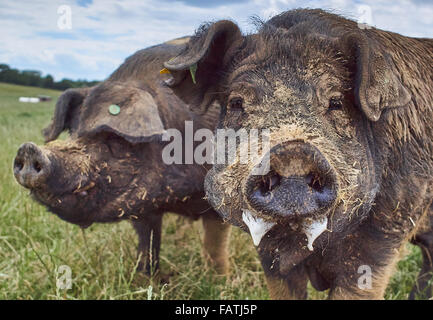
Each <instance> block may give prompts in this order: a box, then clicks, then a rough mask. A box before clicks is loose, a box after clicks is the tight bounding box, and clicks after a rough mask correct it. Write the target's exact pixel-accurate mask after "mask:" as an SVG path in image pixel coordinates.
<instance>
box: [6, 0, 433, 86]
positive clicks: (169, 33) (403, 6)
mask: <svg viewBox="0 0 433 320" xmlns="http://www.w3.org/2000/svg"><path fill="white" fill-rule="evenodd" d="M186 3H188V1H187V0H185V2H181V1H168V0H165V1H164V0H163V1H158V0H145V1H140V0H125V1H122V2H118V1H114V0H108V1H107V0H95V1H93V2H92V3H91V4H89V5H87V6H86V7H81V6H79V5H78V4H77V3H76V2H75V1H72V0H66V1H62V3H61V4H67V5H70V6H71V9H72V30H63V31H62V30H59V29H58V27H57V19H58V18H59V16H58V14H57V8H58V6H59V3H57V2H55V1H51V0H41V1H37V2H36V1H27V2H19V3H18V2H9V3H7V4H6V3H1V4H0V38H1V40H2V47H1V48H0V62H5V63H9V64H11V66H13V67H18V68H20V69H22V68H32V69H37V70H41V71H43V72H44V73H50V74H52V75H54V76H55V78H56V80H58V79H60V78H61V77H69V78H73V79H77V78H87V79H103V78H105V77H107V76H108V75H109V74H110V73H111V72H112V71H114V69H115V68H116V67H117V66H118V65H119V64H120V63H121V62H122V61H123V59H124V58H126V57H127V56H129V55H130V54H132V53H134V52H135V51H136V50H139V49H142V48H145V47H147V46H150V45H154V44H157V43H161V42H164V41H167V40H169V39H173V38H176V37H180V36H183V35H187V34H192V33H193V32H194V30H195V29H196V28H197V27H198V26H199V25H200V24H201V23H202V22H205V21H215V20H218V19H227V18H228V19H233V20H235V21H236V22H238V24H239V25H240V26H241V27H242V29H243V30H244V31H251V30H252V26H251V25H250V24H249V17H251V16H252V15H258V16H259V17H261V18H269V17H270V16H271V15H273V14H275V13H279V12H282V11H284V10H287V9H293V8H297V7H301V6H302V7H310V8H316V7H321V8H325V9H334V10H336V12H338V13H341V14H344V15H346V16H349V17H352V18H357V15H358V11H357V6H358V5H360V4H366V5H369V6H370V7H371V10H372V17H373V24H374V25H376V26H377V27H378V28H382V29H386V30H391V31H395V32H399V33H402V34H405V35H409V36H424V37H432V30H433V4H429V3H427V2H423V1H419V0H418V1H408V0H397V1H385V0H375V1H373V0H364V1H355V0H325V1H319V0H307V1H299V0H263V1H262V0H250V1H244V2H240V3H233V4H232V3H229V4H227V2H224V3H223V4H222V5H219V6H214V7H197V6H192V5H188V4H186Z"/></svg>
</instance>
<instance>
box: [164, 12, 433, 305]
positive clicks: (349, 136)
mask: <svg viewBox="0 0 433 320" xmlns="http://www.w3.org/2000/svg"><path fill="white" fill-rule="evenodd" d="M193 65H194V66H196V68H197V74H196V80H197V84H198V85H199V86H196V87H195V89H194V90H195V92H194V96H190V94H191V89H190V88H191V87H192V85H191V84H190V83H188V82H186V81H185V76H184V74H185V73H186V72H187V70H188V68H189V67H190V66H193ZM165 67H166V68H168V69H169V70H171V71H172V74H173V78H172V83H171V85H172V87H173V90H174V91H175V93H176V94H177V95H178V96H179V97H181V98H182V99H183V100H184V101H194V104H195V105H197V106H198V107H199V108H200V107H202V108H206V107H207V105H208V103H207V101H210V100H212V99H211V97H210V95H211V94H213V95H214V96H215V98H216V99H217V100H218V101H219V102H220V103H221V105H222V115H221V121H220V124H219V126H218V127H219V128H221V129H232V130H236V132H238V133H239V136H240V131H241V129H244V130H245V131H246V132H247V133H251V132H252V130H253V129H257V130H258V131H259V132H265V129H266V130H268V133H269V134H268V135H267V138H268V141H269V143H268V146H269V148H266V144H265V142H266V139H265V137H266V135H265V136H264V137H263V140H258V142H257V140H255V141H256V142H257V144H258V146H261V147H260V148H258V147H257V146H256V147H255V149H252V148H251V146H252V145H253V144H252V140H250V149H248V146H247V145H245V143H248V140H242V139H238V142H237V150H238V151H239V152H242V150H244V151H245V150H247V151H246V152H248V150H250V153H251V154H253V153H252V152H251V150H258V151H259V152H257V153H254V154H258V156H257V159H259V160H260V161H253V160H254V157H251V158H250V159H249V161H245V162H244V163H242V161H240V160H239V159H240V155H239V156H238V157H237V158H235V160H234V161H233V162H232V163H217V164H215V165H214V166H213V169H212V170H211V171H209V173H208V175H207V177H206V179H205V190H206V193H207V197H208V199H209V201H210V203H211V204H212V205H213V207H214V208H216V209H217V210H218V211H219V213H220V214H221V216H222V217H223V218H224V219H226V220H228V221H229V222H230V223H232V224H234V225H236V226H239V227H241V228H242V229H244V230H246V231H249V232H250V234H251V236H252V237H253V240H254V243H255V245H256V246H257V251H258V253H259V256H260V259H261V262H262V266H263V268H264V270H265V275H266V278H267V284H268V288H269V290H270V295H271V297H272V298H275V299H287V298H298V299H305V298H306V297H307V291H306V287H307V282H308V281H311V283H312V285H313V287H314V288H316V289H317V290H327V289H329V297H330V298H332V299H381V298H383V296H384V291H385V289H386V286H387V283H388V280H389V278H390V276H391V274H392V271H393V268H394V267H395V264H396V262H397V261H398V259H399V254H400V252H401V251H402V248H403V247H404V246H405V244H406V243H407V241H411V242H412V243H414V244H417V245H419V246H420V247H421V250H422V252H423V256H424V264H423V268H422V270H421V273H420V274H419V277H418V280H417V284H416V286H415V287H414V290H413V291H412V293H411V297H414V296H415V294H417V293H421V291H425V292H424V293H427V294H429V295H431V285H430V286H429V285H428V281H429V280H431V275H432V271H433V268H432V260H431V257H432V256H433V232H432V227H433V218H432V215H433V209H432V207H431V203H432V199H433V198H432V195H433V178H432V177H433V141H432V138H433V121H432V119H433V106H432V101H433V40H432V39H421V38H420V39H417V38H409V37H405V36H402V35H400V34H396V33H392V32H387V31H382V30H379V29H376V28H368V27H365V26H362V27H359V26H358V24H357V23H356V22H354V21H351V20H348V19H346V18H344V17H341V16H338V15H334V14H331V13H328V12H325V11H322V10H304V9H298V10H293V11H288V12H284V13H282V14H280V15H277V16H275V17H273V18H271V19H270V20H269V21H267V22H262V23H259V27H258V32H257V33H256V34H251V35H248V36H244V35H242V34H241V32H240V31H239V28H238V27H237V25H236V24H234V23H233V22H231V21H218V22H216V23H213V24H207V25H204V26H203V27H202V28H201V29H200V30H199V32H198V33H197V34H196V35H195V36H194V37H192V38H191V39H190V42H189V43H188V45H187V47H186V48H185V50H184V51H183V52H181V54H179V55H178V56H177V57H176V58H175V59H171V60H169V61H167V62H166V63H165ZM209 78H212V81H207V79H209ZM245 141H246V142H245ZM245 147H246V148H245ZM259 149H261V152H262V153H261V154H260V150H259ZM225 150H226V151H225V152H228V151H227V148H226V149H225ZM265 159H268V160H267V161H265V162H263V161H262V160H265ZM266 162H267V164H268V166H267V168H268V170H263V171H262V172H261V174H255V173H257V172H259V171H257V170H255V169H259V168H265V167H266Z"/></svg>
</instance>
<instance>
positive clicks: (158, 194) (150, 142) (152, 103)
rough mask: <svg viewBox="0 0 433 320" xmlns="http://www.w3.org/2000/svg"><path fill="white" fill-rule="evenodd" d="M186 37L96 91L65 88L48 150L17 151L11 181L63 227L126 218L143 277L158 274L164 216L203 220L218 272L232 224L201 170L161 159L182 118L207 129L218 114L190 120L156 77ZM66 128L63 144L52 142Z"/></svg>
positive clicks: (131, 64) (138, 59)
mask: <svg viewBox="0 0 433 320" xmlns="http://www.w3.org/2000/svg"><path fill="white" fill-rule="evenodd" d="M186 39H187V38H186ZM186 39H185V38H183V39H177V40H173V41H170V42H167V43H165V44H162V45H158V46H154V47H151V48H148V49H144V50H141V51H138V52H136V53H135V54H134V55H132V56H131V57H129V58H128V59H127V60H126V61H125V62H124V63H123V64H122V65H121V66H120V67H119V68H118V69H117V70H116V71H115V72H114V73H113V74H112V75H111V76H110V77H109V78H108V79H107V80H106V81H104V82H102V83H101V84H99V85H97V86H95V87H92V88H83V89H69V90H66V91H65V92H64V93H63V94H62V95H61V96H60V98H59V100H58V101H57V105H56V109H55V112H54V117H53V120H52V123H51V124H50V125H49V127H48V128H46V129H45V130H44V131H43V134H44V136H45V140H46V142H47V143H46V144H45V145H44V146H37V145H35V144H34V143H31V142H29V143H25V144H23V145H22V146H21V147H20V148H19V150H18V153H17V156H16V158H15V161H14V174H15V177H16V179H17V181H18V182H19V183H20V184H21V185H23V186H24V187H26V188H28V189H30V190H31V194H32V195H33V197H34V198H35V199H36V200H37V201H38V202H40V203H42V204H43V205H45V206H46V207H47V208H48V209H49V210H50V211H52V212H53V213H55V214H56V215H58V216H59V217H60V218H61V219H63V220H65V221H68V222H71V223H74V224H77V225H79V226H81V227H88V226H90V225H91V224H92V223H94V222H118V221H122V220H130V221H131V222H132V224H133V226H134V228H135V230H136V231H137V234H138V237H139V245H138V252H139V254H140V255H141V257H142V259H141V260H140V265H139V267H140V268H143V267H144V264H146V271H147V272H148V273H149V272H151V271H152V270H153V271H156V269H157V268H158V261H159V258H158V256H159V249H160V239H161V222H162V216H163V213H164V212H174V213H178V214H182V215H185V216H188V217H191V218H194V219H197V218H200V217H202V218H203V226H204V230H205V236H204V247H205V254H206V256H207V257H210V259H211V262H213V263H214V265H215V267H216V269H217V270H218V271H219V272H221V273H225V272H226V271H227V268H228V261H227V245H228V236H229V225H227V224H223V223H222V220H221V219H220V218H219V216H218V214H216V213H215V212H214V211H213V210H212V209H211V208H210V206H209V204H208V203H207V202H206V200H204V199H203V198H204V191H203V180H204V177H205V174H206V167H204V166H201V165H195V164H191V165H188V164H185V165H183V164H166V163H164V161H163V159H162V150H163V148H164V147H165V146H166V145H167V144H168V142H164V141H161V137H162V134H163V133H164V132H165V130H166V129H169V128H170V129H178V130H179V131H180V132H181V133H182V134H183V135H184V131H185V129H184V128H185V124H184V122H185V121H187V120H189V121H193V125H194V129H200V128H208V129H210V128H211V129H213V128H214V127H215V123H216V119H217V117H218V114H219V107H218V106H216V105H214V109H212V110H211V109H210V110H209V112H206V113H202V114H195V113H192V112H191V111H190V110H189V108H188V106H187V105H186V104H184V103H183V102H182V101H181V100H180V99H178V98H177V97H176V96H174V95H173V94H172V92H171V89H170V88H169V87H168V86H167V85H166V84H165V83H164V80H165V79H166V78H167V76H166V75H161V74H160V72H159V71H160V70H161V69H162V68H163V67H162V62H163V61H165V60H167V59H169V58H171V57H172V56H174V55H176V54H177V53H179V51H180V50H181V49H182V48H183V47H184V43H185V42H186ZM64 130H68V131H69V133H70V137H69V139H67V140H66V141H63V140H55V139H56V138H57V137H58V136H59V134H60V133H61V132H62V131H64ZM151 244H152V250H149V247H150V245H151ZM150 257H152V261H150Z"/></svg>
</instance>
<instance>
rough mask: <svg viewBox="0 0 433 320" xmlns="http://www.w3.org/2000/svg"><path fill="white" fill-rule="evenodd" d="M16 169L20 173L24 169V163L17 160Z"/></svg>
mask: <svg viewBox="0 0 433 320" xmlns="http://www.w3.org/2000/svg"><path fill="white" fill-rule="evenodd" d="M15 168H17V169H18V171H21V170H22V169H23V168H24V162H23V161H21V160H15Z"/></svg>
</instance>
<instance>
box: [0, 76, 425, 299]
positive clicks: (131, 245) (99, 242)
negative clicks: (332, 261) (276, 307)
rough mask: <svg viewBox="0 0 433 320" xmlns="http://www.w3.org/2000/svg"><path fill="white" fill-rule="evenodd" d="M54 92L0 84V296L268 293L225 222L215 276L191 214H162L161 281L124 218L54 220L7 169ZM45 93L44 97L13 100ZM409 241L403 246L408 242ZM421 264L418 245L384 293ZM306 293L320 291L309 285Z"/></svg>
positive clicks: (243, 243) (49, 109)
mask: <svg viewBox="0 0 433 320" xmlns="http://www.w3.org/2000/svg"><path fill="white" fill-rule="evenodd" d="M60 93H61V92H59V91H53V90H46V89H41V88H34V87H23V86H16V85H9V84H4V83H0V134H1V140H0V150H1V153H0V299H268V298H269V296H268V293H267V290H266V285H265V281H264V275H263V271H262V268H261V266H260V262H259V260H258V258H257V254H256V252H255V249H254V247H253V245H252V241H251V240H250V238H249V235H248V234H246V233H244V232H242V231H240V230H239V229H237V228H234V229H233V232H232V238H231V239H232V241H231V248H230V264H231V274H230V276H228V277H221V276H216V275H215V274H214V273H213V271H212V269H211V268H209V267H208V266H206V264H205V263H204V260H203V256H202V254H201V242H202V237H203V230H202V227H201V223H200V222H199V221H196V222H191V221H188V220H186V219H184V218H181V217H179V216H176V215H170V214H167V215H166V216H165V217H164V226H163V234H162V248H161V269H162V272H164V273H170V274H171V277H170V281H169V283H168V284H165V285H162V284H161V283H160V282H159V281H157V279H149V278H145V277H144V276H142V275H141V274H136V273H135V272H134V271H133V270H134V265H135V263H136V259H135V257H136V251H135V250H136V243H137V239H136V237H135V234H134V231H133V228H132V227H131V226H130V224H129V223H128V222H122V223H118V224H99V225H93V226H91V227H90V228H89V229H87V230H86V231H85V233H83V232H82V231H81V229H80V228H78V227H76V226H74V225H71V224H68V223H66V222H63V221H61V220H60V219H59V218H57V217H56V216H54V215H53V214H51V213H49V212H47V211H46V209H45V208H44V207H42V206H40V205H38V204H37V203H35V202H33V201H32V200H31V199H30V197H29V196H28V192H27V191H26V190H25V189H24V188H22V187H20V186H19V185H18V184H17V183H16V182H15V179H14V177H13V174H12V162H13V158H14V156H15V154H16V150H17V149H18V147H19V145H20V144H21V143H23V142H27V141H33V142H35V143H37V144H42V143H43V140H42V136H41V133H40V131H41V129H42V128H43V127H45V126H46V125H47V124H48V122H49V120H50V118H51V116H52V114H53V109H54V104H55V99H56V98H57V97H58V96H59V95H60ZM37 94H45V95H50V96H52V97H53V101H52V102H44V103H38V104H29V103H20V102H18V97H19V96H35V95H37ZM408 246H409V245H408ZM61 265H67V266H69V267H70V268H71V271H72V288H71V289H70V290H60V289H57V287H56V282H57V279H58V278H59V279H61V276H62V274H57V273H56V271H57V270H58V268H59V266H61ZM420 265H421V254H420V252H419V249H418V248H415V247H412V246H409V254H408V255H407V256H406V257H405V258H404V259H403V260H402V261H400V262H399V264H398V270H397V272H396V273H395V274H394V276H393V278H392V280H391V282H390V284H389V287H388V290H387V292H386V298H387V299H407V297H408V294H409V292H410V289H411V287H412V285H413V283H414V280H415V277H416V274H417V273H418V271H419V268H420ZM309 291H310V297H311V298H314V299H322V298H324V297H325V295H324V293H317V292H315V291H314V290H313V289H311V288H309Z"/></svg>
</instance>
